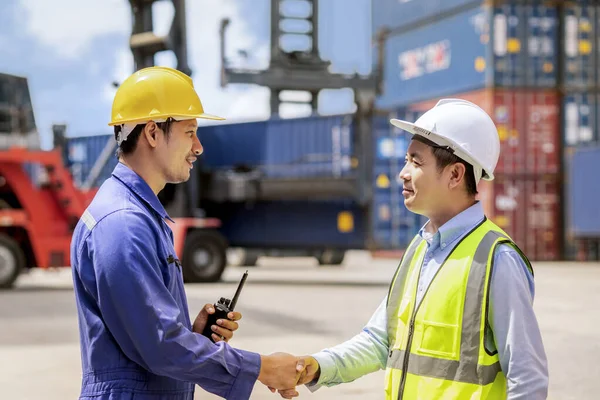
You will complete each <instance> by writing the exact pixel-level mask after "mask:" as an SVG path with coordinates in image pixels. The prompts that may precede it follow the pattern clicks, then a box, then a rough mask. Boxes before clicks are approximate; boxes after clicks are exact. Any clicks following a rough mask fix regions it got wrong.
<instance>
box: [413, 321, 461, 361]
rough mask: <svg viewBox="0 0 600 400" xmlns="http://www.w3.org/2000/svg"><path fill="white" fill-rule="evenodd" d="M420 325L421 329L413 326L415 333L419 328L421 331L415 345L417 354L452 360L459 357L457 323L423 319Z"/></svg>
mask: <svg viewBox="0 0 600 400" xmlns="http://www.w3.org/2000/svg"><path fill="white" fill-rule="evenodd" d="M420 325H421V327H420V328H421V329H419V327H417V326H415V328H416V329H415V334H417V335H418V332H419V330H420V331H421V334H420V340H419V341H418V345H417V352H418V353H419V354H423V355H430V356H436V357H441V358H447V359H453V360H457V359H458V358H459V354H458V353H459V348H460V347H459V345H458V339H459V327H458V326H457V325H452V324H445V323H442V322H434V321H423V322H422V323H421V324H420ZM417 335H416V336H417ZM417 337H419V336H417ZM415 344H416V343H415Z"/></svg>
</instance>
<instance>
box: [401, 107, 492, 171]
mask: <svg viewBox="0 0 600 400" xmlns="http://www.w3.org/2000/svg"><path fill="white" fill-rule="evenodd" d="M390 122H391V124H392V125H394V126H396V127H398V128H400V129H403V130H405V131H407V132H409V133H411V134H413V135H415V134H416V135H420V136H423V137H424V138H426V139H429V140H431V141H432V142H434V143H435V144H437V145H439V146H442V147H448V149H449V150H450V151H452V152H453V153H454V154H455V155H456V156H457V157H458V158H460V159H462V160H464V161H466V162H468V163H469V164H471V165H472V166H473V170H474V172H475V181H476V182H477V183H478V182H479V179H480V178H483V179H485V180H488V181H491V180H493V179H494V169H495V168H496V164H498V157H499V156H500V139H499V137H498V130H497V129H496V125H494V121H492V119H491V118H490V116H489V115H488V114H487V113H486V112H485V111H483V110H482V109H481V108H480V107H478V106H477V105H475V104H473V103H471V102H468V101H466V100H461V99H443V100H440V101H439V102H438V103H437V104H436V105H435V107H433V108H432V109H431V110H429V111H427V112H426V113H425V114H423V115H422V116H421V117H420V118H419V119H417V120H416V121H415V122H414V123H412V122H407V121H401V120H399V119H392V120H390Z"/></svg>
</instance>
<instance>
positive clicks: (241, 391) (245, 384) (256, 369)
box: [227, 349, 260, 400]
mask: <svg viewBox="0 0 600 400" xmlns="http://www.w3.org/2000/svg"><path fill="white" fill-rule="evenodd" d="M236 352H237V353H238V354H239V355H241V356H242V363H241V365H240V372H239V373H238V375H237V377H236V378H235V381H234V382H233V386H232V387H231V390H230V391H229V395H228V396H227V399H229V400H238V399H240V400H242V399H243V400H246V399H249V398H250V394H251V393H252V390H253V389H254V384H255V383H256V381H257V380H258V375H259V374H260V355H259V354H258V353H253V352H250V351H246V350H240V349H236Z"/></svg>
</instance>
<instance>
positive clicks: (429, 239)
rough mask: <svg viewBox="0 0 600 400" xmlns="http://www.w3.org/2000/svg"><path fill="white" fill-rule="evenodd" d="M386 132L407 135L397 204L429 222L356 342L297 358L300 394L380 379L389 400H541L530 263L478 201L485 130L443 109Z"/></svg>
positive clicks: (492, 138)
mask: <svg viewBox="0 0 600 400" xmlns="http://www.w3.org/2000/svg"><path fill="white" fill-rule="evenodd" d="M391 123H392V124H393V125H394V126H396V127H398V128H401V129H403V130H405V131H407V132H409V133H410V134H412V135H413V136H412V141H411V143H410V146H409V147H408V151H407V155H406V165H405V166H404V168H403V169H402V171H401V172H400V176H399V178H400V179H402V181H403V186H404V187H403V191H402V195H403V196H404V203H405V205H406V207H407V208H408V209H409V210H411V211H412V212H414V213H417V214H421V215H424V216H426V217H428V218H429V221H428V222H427V223H426V224H425V225H424V226H423V228H422V229H421V230H420V232H419V233H418V235H416V236H415V238H414V239H413V240H412V242H411V244H410V245H409V247H408V249H407V250H406V252H405V254H404V256H403V258H402V261H401V262H400V265H399V267H398V270H397V272H396V274H395V276H394V279H393V280H392V284H391V286H390V290H389V292H388V294H387V296H386V298H385V299H384V300H383V301H382V303H381V305H380V306H379V308H378V309H377V311H376V312H375V314H374V315H373V317H372V318H371V320H370V321H369V322H368V324H367V325H366V326H365V327H364V329H363V330H362V332H360V333H359V334H358V335H356V336H355V337H354V338H352V339H350V340H348V341H346V342H345V343H342V344H340V345H338V346H335V347H333V348H330V349H325V350H323V351H321V352H319V353H317V354H314V355H313V356H308V357H306V358H305V365H306V368H305V371H304V374H305V376H303V377H302V378H301V380H300V382H299V384H307V385H308V387H309V388H310V389H311V390H312V391H314V390H317V389H318V388H319V387H321V386H334V385H338V384H341V383H345V382H350V381H353V380H355V379H357V378H359V377H361V376H363V375H365V374H368V373H371V372H374V371H377V370H379V369H385V370H386V378H385V398H386V399H394V400H395V399H428V400H429V399H444V400H452V399H456V400H459V399H460V400H463V399H470V400H474V399H490V400H491V399H510V400H516V399H527V400H538V399H539V400H541V399H546V397H547V393H548V368H547V360H546V355H545V350H544V346H543V343H542V338H541V334H540V330H539V327H538V324H537V321H536V316H535V313H534V311H533V307H532V303H533V297H534V280H533V270H532V268H531V264H530V263H529V261H528V259H527V257H526V256H525V255H524V254H523V252H522V251H521V250H520V249H519V248H518V247H517V245H516V244H515V243H514V242H513V241H512V239H511V238H510V237H509V236H508V235H507V234H506V233H505V232H503V231H502V230H501V229H500V228H499V227H498V226H496V225H495V224H494V223H493V222H492V221H490V220H489V219H487V218H486V217H485V215H484V213H483V208H482V205H481V204H480V203H479V202H478V201H477V200H476V194H477V184H478V183H479V181H480V179H485V180H492V179H494V168H495V167H496V164H497V162H498V157H499V155H500V142H499V139H498V132H497V130H496V127H495V125H494V123H493V121H492V120H491V118H490V117H489V116H488V115H487V114H486V113H485V112H484V111H483V110H482V109H481V108H479V107H478V106H476V105H475V104H473V103H470V102H467V101H464V100H459V99H446V100H441V101H440V102H438V103H437V104H436V106H435V107H434V108H432V109H431V110H429V111H428V112H426V113H425V114H424V115H423V116H422V117H421V118H419V119H418V120H417V121H416V122H415V123H410V122H406V121H400V120H396V119H393V120H391ZM280 394H281V395H282V397H285V398H290V397H291V396H294V395H296V394H297V392H296V391H295V389H290V390H281V391H280Z"/></svg>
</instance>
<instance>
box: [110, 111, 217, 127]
mask: <svg viewBox="0 0 600 400" xmlns="http://www.w3.org/2000/svg"><path fill="white" fill-rule="evenodd" d="M167 118H173V119H174V120H175V121H185V120H187V119H198V118H199V119H209V120H213V121H225V118H223V117H219V116H216V115H212V114H206V113H202V114H194V115H155V116H152V117H144V118H138V119H131V120H121V121H111V122H109V123H108V126H114V125H122V124H146V123H148V122H150V121H156V120H166V119H167Z"/></svg>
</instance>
